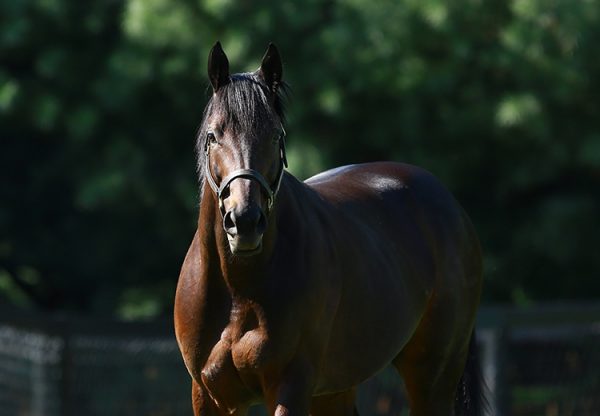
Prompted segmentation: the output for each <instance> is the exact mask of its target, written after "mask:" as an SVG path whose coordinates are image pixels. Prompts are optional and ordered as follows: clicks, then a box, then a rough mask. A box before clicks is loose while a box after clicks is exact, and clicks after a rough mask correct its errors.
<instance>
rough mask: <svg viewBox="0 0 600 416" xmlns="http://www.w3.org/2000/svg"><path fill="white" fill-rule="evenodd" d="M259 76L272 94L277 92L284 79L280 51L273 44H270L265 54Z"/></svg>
mask: <svg viewBox="0 0 600 416" xmlns="http://www.w3.org/2000/svg"><path fill="white" fill-rule="evenodd" d="M258 75H259V76H260V77H261V78H262V79H263V81H264V82H265V84H267V86H268V87H269V89H270V90H271V91H272V92H277V88H278V87H279V85H281V79H282V77H283V65H282V64H281V56H280V55H279V51H278V50H277V47H276V46H275V45H273V44H272V43H269V47H268V48H267V52H266V53H265V56H263V59H262V63H261V64H260V69H259V70H258Z"/></svg>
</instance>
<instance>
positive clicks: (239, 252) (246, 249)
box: [227, 236, 262, 257]
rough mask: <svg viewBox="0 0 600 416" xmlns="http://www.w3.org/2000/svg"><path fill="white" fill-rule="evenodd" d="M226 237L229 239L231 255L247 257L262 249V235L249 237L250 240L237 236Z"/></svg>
mask: <svg viewBox="0 0 600 416" xmlns="http://www.w3.org/2000/svg"><path fill="white" fill-rule="evenodd" d="M227 237H228V240H229V248H230V249H231V253H232V254H233V255H236V256H242V257H249V256H254V255H256V254H259V253H260V252H261V251H262V236H260V237H259V238H254V239H250V241H249V240H248V239H242V238H239V237H237V238H236V237H231V236H227Z"/></svg>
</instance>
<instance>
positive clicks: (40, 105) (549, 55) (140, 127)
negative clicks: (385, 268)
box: [0, 0, 600, 416]
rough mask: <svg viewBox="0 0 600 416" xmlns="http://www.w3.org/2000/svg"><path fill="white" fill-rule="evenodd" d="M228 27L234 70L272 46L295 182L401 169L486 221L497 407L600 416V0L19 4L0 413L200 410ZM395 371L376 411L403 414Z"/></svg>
mask: <svg viewBox="0 0 600 416" xmlns="http://www.w3.org/2000/svg"><path fill="white" fill-rule="evenodd" d="M216 40H220V41H221V42H222V44H223V47H224V49H225V51H226V53H227V54H228V57H229V59H230V63H231V69H232V71H233V72H243V71H250V70H254V69H256V68H257V67H258V65H259V63H260V58H261V57H262V55H263V53H264V51H265V49H266V46H267V45H268V43H269V42H270V41H272V42H274V43H276V44H277V46H278V47H279V49H280V51H281V53H282V56H283V60H284V79H285V80H286V81H287V82H288V83H289V84H290V86H291V89H292V95H291V98H290V100H289V103H288V118H289V123H288V128H287V130H288V146H289V161H290V171H291V172H292V173H294V174H295V175H297V176H298V177H300V178H306V177H308V176H310V175H312V174H314V173H317V172H319V171H321V170H324V169H327V168H330V167H334V166H337V165H341V164H348V163H358V162H367V161H373V160H381V159H386V160H397V161H403V162H408V163H412V164H416V165H419V166H422V167H424V168H426V169H427V170H429V171H431V172H432V173H434V174H435V175H436V176H438V177H439V178H440V179H441V180H442V182H443V183H445V184H446V185H447V187H448V188H449V189H450V190H451V191H452V192H453V193H454V194H455V196H456V197H457V199H458V200H459V201H460V202H461V204H462V205H463V207H464V208H465V209H466V211H467V212H468V213H469V214H470V216H471V218H472V220H473V222H474V223H475V226H476V228H477V230H478V232H479V235H480V239H481V241H482V245H483V248H484V252H485V279H486V280H485V281H486V283H485V288H484V294H483V301H484V304H485V305H486V306H485V307H484V309H483V310H482V313H481V314H480V315H481V316H480V327H481V331H480V332H481V333H482V336H481V339H482V341H481V348H482V352H483V356H484V364H485V365H484V370H485V371H486V376H487V377H488V380H489V383H491V384H492V387H493V388H492V390H493V392H494V397H493V399H492V402H493V406H494V409H495V410H494V411H495V413H494V414H508V415H510V414H514V415H517V414H518V415H530V414H531V415H548V416H551V415H570V414H574V415H587V414H589V415H592V414H598V413H600V401H599V400H600V399H598V397H600V376H599V375H598V373H600V353H598V351H600V324H599V323H600V251H599V249H600V54H599V53H598V45H599V44H600V1H598V0H552V1H548V0H512V1H508V0H492V1H483V0H457V1H452V2H446V1H443V0H403V1H398V0H379V1H377V2H374V1H367V0H304V1H293V0H277V1H274V0H252V1H244V2H234V1H233V0H120V1H118V0H88V1H85V2H78V1H74V0H71V1H69V0H3V1H1V2H0V323H2V325H0V385H1V386H3V387H4V388H3V389H0V391H2V392H1V393H0V409H8V410H0V415H5V414H6V415H53V414H63V415H71V414H80V413H84V412H85V413H88V414H92V415H95V414H98V415H104V414H107V415H108V414H110V415H136V414H140V415H142V414H143V415H146V414H147V415H170V414H189V412H190V410H189V408H190V406H189V399H188V396H189V395H188V390H189V379H188V376H187V373H186V372H185V369H183V367H182V364H181V362H180V359H179V356H178V352H177V347H176V345H175V344H174V342H173V339H172V325H171V323H170V319H171V313H172V304H173V295H174V290H175V285H176V282H177V276H178V272H179V268H180V265H181V263H182V260H183V257H184V255H185V253H186V251H187V247H188V245H189V242H190V241H191V238H192V236H193V234H194V231H195V226H196V222H197V203H198V179H197V174H196V172H195V154H194V144H195V133H196V129H197V127H198V125H199V123H200V120H201V115H202V111H203V108H204V105H205V104H206V102H207V99H208V97H209V92H210V90H209V88H208V85H209V84H208V80H207V77H206V60H207V55H208V51H209V49H210V47H211V46H212V45H213V44H214V42H215V41H216ZM490 305H493V306H490ZM140 321H143V322H140ZM519 343H520V344H519ZM544 354H545V355H544ZM161 360H162V361H161ZM86 366H87V367H86ZM136 366H137V367H136ZM92 368H94V369H96V370H97V371H100V370H99V369H102V371H103V372H102V374H100V372H98V373H93V371H96V370H92ZM110 369H112V370H110ZM127 369H130V370H127ZM111 371H112V372H111ZM119 371H121V373H119ZM125 371H130V372H129V373H127V374H129V375H125V373H123V372H125ZM386 374H387V373H384V374H383V375H382V376H380V377H379V378H378V379H377V380H374V381H372V382H371V384H369V386H370V387H368V388H367V389H366V390H368V392H367V393H364V394H363V396H361V397H362V398H361V400H362V403H364V404H363V405H362V406H363V408H364V413H365V414H367V415H370V414H372V415H377V414H382V415H388V414H389V415H392V414H406V408H405V404H404V403H403V402H402V400H400V399H398V400H397V399H396V397H397V396H398V395H397V394H396V393H395V391H396V390H397V389H398V383H397V381H393V382H392V381H390V380H391V379H392V378H393V377H392V376H390V375H387V376H386ZM178 375H181V377H179V376H178ZM136 376H139V377H142V378H143V380H142V381H140V380H138V379H136V378H135V377H136ZM128 377H129V378H128ZM165 380H166V381H165ZM175 380H178V381H175ZM143 383H150V384H151V385H152V386H154V387H152V388H150V387H148V385H150V384H148V385H146V384H143ZM394 383H396V384H394ZM100 385H101V386H103V387H102V388H99V387H98V386H100ZM142 385H143V386H145V387H141V386H142ZM135 386H138V387H137V388H136V387H135ZM180 386H181V387H180ZM395 389H396V390H395ZM366 390H365V391H366ZM152 392H153V393H152ZM390 392H391V393H390ZM129 393H131V394H129ZM161 394H162V396H161ZM174 397H175V398H176V399H173V398H174ZM181 397H183V399H181ZM107 398H111V399H110V400H107ZM153 400H154V401H153ZM171 401H172V402H173V403H176V405H172V406H171V405H169V404H168V403H171ZM108 402H112V403H116V404H115V406H118V405H119V404H122V406H121V407H114V408H110V409H109V410H107V408H106V407H102V406H103V405H106V404H107V403H108ZM140 403H145V405H144V406H145V407H144V406H142V405H141V404H140ZM148 403H151V404H148ZM152 403H154V404H152ZM136 406H138V407H136ZM140 406H141V407H140ZM3 412H5V413H3ZM369 412H370V413H369Z"/></svg>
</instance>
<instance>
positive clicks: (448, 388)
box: [393, 310, 472, 416]
mask: <svg viewBox="0 0 600 416" xmlns="http://www.w3.org/2000/svg"><path fill="white" fill-rule="evenodd" d="M431 312H434V311H431V310H430V313H429V314H428V315H426V316H425V317H424V319H423V320H422V321H421V325H420V327H419V328H418V329H417V331H416V333H415V334H414V335H413V337H412V339H411V340H410V341H409V343H408V344H407V345H406V346H405V347H404V349H403V350H402V352H401V353H400V354H399V355H398V356H397V357H396V358H395V359H394V361H393V364H394V366H395V367H396V368H397V369H398V371H399V372H400V374H401V375H402V378H403V379H404V384H405V386H406V393H407V396H408V402H409V407H410V409H411V413H410V414H411V416H452V415H454V405H455V397H456V389H457V386H458V384H459V382H460V379H461V377H462V375H463V372H464V369H465V363H466V359H467V355H468V346H469V339H470V334H471V330H472V328H471V327H472V324H471V323H469V322H468V320H465V321H462V320H461V322H460V324H458V322H456V321H455V322H449V321H450V320H451V319H447V320H443V319H439V320H438V319H431V318H432V315H434V314H435V315H437V313H436V312H437V311H436V312H434V313H433V314H432V313H431ZM438 317H439V316H438ZM453 324H454V325H453Z"/></svg>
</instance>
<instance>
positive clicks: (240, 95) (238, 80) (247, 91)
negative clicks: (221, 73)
mask: <svg viewBox="0 0 600 416" xmlns="http://www.w3.org/2000/svg"><path fill="white" fill-rule="evenodd" d="M273 94H274V93H273V92H271V91H270V89H269V88H268V87H267V85H266V84H265V83H264V82H263V80H262V79H261V78H260V77H259V76H258V75H257V74H256V73H253V72H249V73H243V74H234V75H231V76H230V80H229V82H228V83H227V84H226V85H224V86H222V87H221V88H219V90H218V91H217V93H215V94H213V95H212V97H211V98H210V100H209V101H208V104H207V105H206V108H205V109H204V114H203V117H202V124H201V125H200V128H199V129H198V133H197V137H196V152H197V158H198V163H197V169H198V174H199V178H200V196H202V186H203V182H204V180H203V179H204V164H205V160H206V157H205V154H204V145H205V141H206V133H207V127H208V126H207V119H208V116H209V115H210V114H213V113H214V112H217V113H220V114H222V115H223V117H224V118H225V120H226V125H227V128H229V129H232V130H233V131H234V132H236V133H238V132H254V133H260V132H261V130H262V129H263V128H265V126H268V127H270V126H272V125H273V123H276V122H278V121H276V120H277V118H279V120H280V121H281V123H282V124H285V108H284V100H285V98H286V97H287V94H288V86H287V84H285V83H284V84H281V85H279V88H278V89H277V92H276V93H275V97H273ZM273 99H274V101H273V104H271V101H272V100H273ZM276 117H277V118H276Z"/></svg>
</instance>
